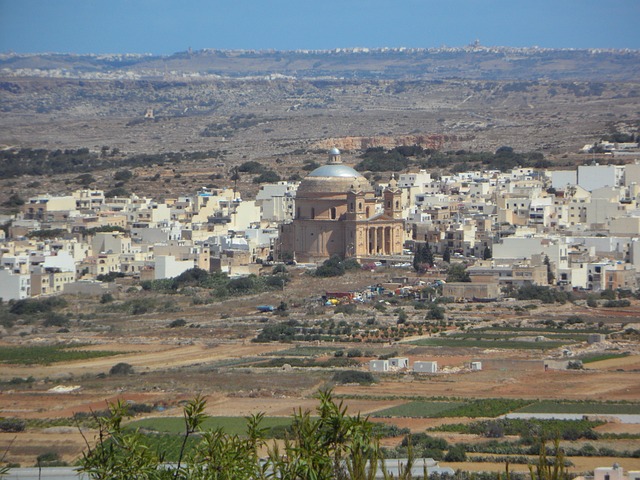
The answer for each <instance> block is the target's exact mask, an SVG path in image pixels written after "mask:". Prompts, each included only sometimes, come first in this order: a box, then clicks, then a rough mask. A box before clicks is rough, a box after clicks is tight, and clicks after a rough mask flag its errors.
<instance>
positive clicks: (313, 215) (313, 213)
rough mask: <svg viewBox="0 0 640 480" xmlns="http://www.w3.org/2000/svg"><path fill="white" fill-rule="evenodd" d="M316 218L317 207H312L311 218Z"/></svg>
mask: <svg viewBox="0 0 640 480" xmlns="http://www.w3.org/2000/svg"><path fill="white" fill-rule="evenodd" d="M314 218H316V209H315V208H313V207H311V219H312V220H313V219H314Z"/></svg>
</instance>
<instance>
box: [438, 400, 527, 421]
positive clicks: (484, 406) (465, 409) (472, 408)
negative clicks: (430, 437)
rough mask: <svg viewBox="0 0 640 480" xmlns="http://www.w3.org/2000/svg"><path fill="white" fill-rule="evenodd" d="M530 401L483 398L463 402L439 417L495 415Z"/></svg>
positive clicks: (522, 405)
mask: <svg viewBox="0 0 640 480" xmlns="http://www.w3.org/2000/svg"><path fill="white" fill-rule="evenodd" d="M530 403H531V400H511V399H508V398H483V399H477V400H472V401H470V402H465V403H463V404H462V405H460V406H458V407H455V408H453V409H451V410H448V411H446V412H442V413H441V414H440V415H438V416H439V417H471V418H477V417H492V418H493V417H497V416H499V415H504V414H506V413H509V412H513V411H515V410H518V409H520V408H522V407H524V406H525V405H528V404H530Z"/></svg>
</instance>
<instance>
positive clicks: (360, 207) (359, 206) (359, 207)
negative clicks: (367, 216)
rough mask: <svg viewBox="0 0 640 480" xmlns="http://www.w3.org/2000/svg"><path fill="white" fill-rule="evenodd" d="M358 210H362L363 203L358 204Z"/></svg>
mask: <svg viewBox="0 0 640 480" xmlns="http://www.w3.org/2000/svg"><path fill="white" fill-rule="evenodd" d="M358 210H362V202H359V203H358Z"/></svg>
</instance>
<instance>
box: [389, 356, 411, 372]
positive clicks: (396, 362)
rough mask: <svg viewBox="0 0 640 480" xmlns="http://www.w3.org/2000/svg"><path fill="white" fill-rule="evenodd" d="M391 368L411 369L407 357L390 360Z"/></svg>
mask: <svg viewBox="0 0 640 480" xmlns="http://www.w3.org/2000/svg"><path fill="white" fill-rule="evenodd" d="M389 367H391V368H396V369H400V368H409V359H408V358H407V357H393V358H390V359H389Z"/></svg>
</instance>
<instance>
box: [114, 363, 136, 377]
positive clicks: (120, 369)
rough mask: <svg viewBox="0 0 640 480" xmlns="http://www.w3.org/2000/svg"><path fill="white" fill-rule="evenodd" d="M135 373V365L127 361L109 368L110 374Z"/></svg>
mask: <svg viewBox="0 0 640 480" xmlns="http://www.w3.org/2000/svg"><path fill="white" fill-rule="evenodd" d="M132 373H133V367H132V366H131V365H129V364H128V363H125V362H120V363H116V364H115V365H114V366H113V367H111V369H110V370H109V374H110V375H131V374H132Z"/></svg>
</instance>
